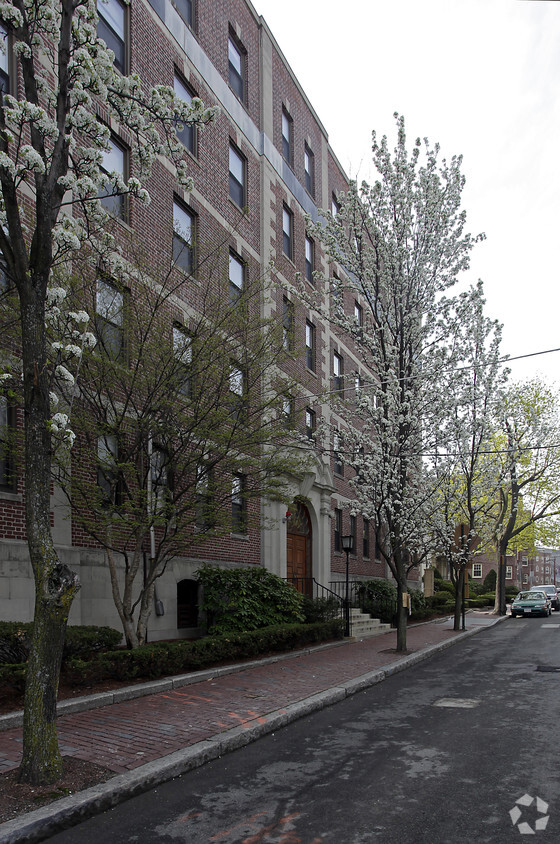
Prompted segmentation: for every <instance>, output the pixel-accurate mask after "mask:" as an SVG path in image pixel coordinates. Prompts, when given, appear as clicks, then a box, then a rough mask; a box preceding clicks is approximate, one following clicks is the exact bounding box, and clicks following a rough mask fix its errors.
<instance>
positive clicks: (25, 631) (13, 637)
mask: <svg viewBox="0 0 560 844" xmlns="http://www.w3.org/2000/svg"><path fill="white" fill-rule="evenodd" d="M32 627H33V625H32V624H31V622H27V623H26V624H24V623H23V622H21V621H0V664H4V663H8V664H14V663H19V662H27V658H28V656H29V639H30V635H31V629H32Z"/></svg>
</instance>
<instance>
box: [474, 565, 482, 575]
mask: <svg viewBox="0 0 560 844" xmlns="http://www.w3.org/2000/svg"><path fill="white" fill-rule="evenodd" d="M472 576H473V577H478V578H481V577H482V563H473V567H472Z"/></svg>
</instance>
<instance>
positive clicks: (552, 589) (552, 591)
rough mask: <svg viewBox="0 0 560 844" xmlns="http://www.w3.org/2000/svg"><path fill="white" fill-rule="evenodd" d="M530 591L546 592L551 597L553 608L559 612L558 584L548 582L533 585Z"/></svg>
mask: <svg viewBox="0 0 560 844" xmlns="http://www.w3.org/2000/svg"><path fill="white" fill-rule="evenodd" d="M529 591H530V592H546V594H547V595H548V597H549V598H550V603H551V605H552V609H553V610H556V612H558V611H559V610H560V598H559V597H558V592H557V590H556V586H554V584H553V583H549V584H546V585H545V586H531V588H530V590H529Z"/></svg>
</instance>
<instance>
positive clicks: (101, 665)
mask: <svg viewBox="0 0 560 844" xmlns="http://www.w3.org/2000/svg"><path fill="white" fill-rule="evenodd" d="M342 637H343V624H342V622H341V621H340V619H332V620H330V621H325V622H317V623H315V624H286V625H275V626H274V627H264V628H261V629H260V630H251V631H247V632H245V633H224V634H222V635H214V636H207V637H206V638H204V639H195V640H186V639H185V640H182V641H175V642H153V643H152V644H149V645H143V646H142V647H140V648H136V649H135V650H132V651H129V650H118V651H108V652H107V653H102V654H97V655H95V656H94V657H93V658H92V659H89V660H86V659H82V658H79V657H71V658H69V659H67V660H66V662H65V663H64V665H63V667H62V678H63V680H64V681H66V682H68V683H72V684H74V685H77V686H79V685H88V684H90V685H91V684H92V683H98V682H101V681H104V680H134V679H137V678H146V679H147V680H153V679H157V678H159V677H168V676H172V675H173V674H187V673H189V672H191V671H199V670H200V669H202V668H209V667H212V666H213V665H216V664H218V663H223V662H232V661H237V660H242V659H250V658H251V657H258V656H261V655H262V654H267V653H274V652H276V653H281V652H283V651H290V650H294V649H296V648H302V647H305V646H306V645H313V644H317V643H319V642H324V641H327V640H329V639H341V638H342ZM25 670H26V665H25V663H23V664H19V665H4V666H0V684H1V683H4V684H6V685H9V686H12V687H13V688H15V689H17V690H18V691H21V690H22V689H23V686H24V683H25Z"/></svg>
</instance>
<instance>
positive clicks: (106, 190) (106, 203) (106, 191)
mask: <svg viewBox="0 0 560 844" xmlns="http://www.w3.org/2000/svg"><path fill="white" fill-rule="evenodd" d="M99 169H100V171H101V174H102V176H105V178H104V179H103V181H102V182H101V184H100V187H99V194H98V195H99V199H100V200H101V204H102V206H103V207H104V208H105V210H106V211H108V212H109V214H112V215H113V216H114V217H119V218H120V219H121V220H124V219H125V217H126V197H125V196H124V194H122V193H119V192H118V188H115V184H114V182H115V176H114V175H112V174H116V176H117V177H120V178H121V179H122V180H123V181H124V180H125V178H126V150H125V149H124V147H122V146H121V145H120V144H118V143H117V142H116V140H115V139H114V138H109V149H108V150H105V151H104V152H103V160H102V162H101V165H100V168H99Z"/></svg>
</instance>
